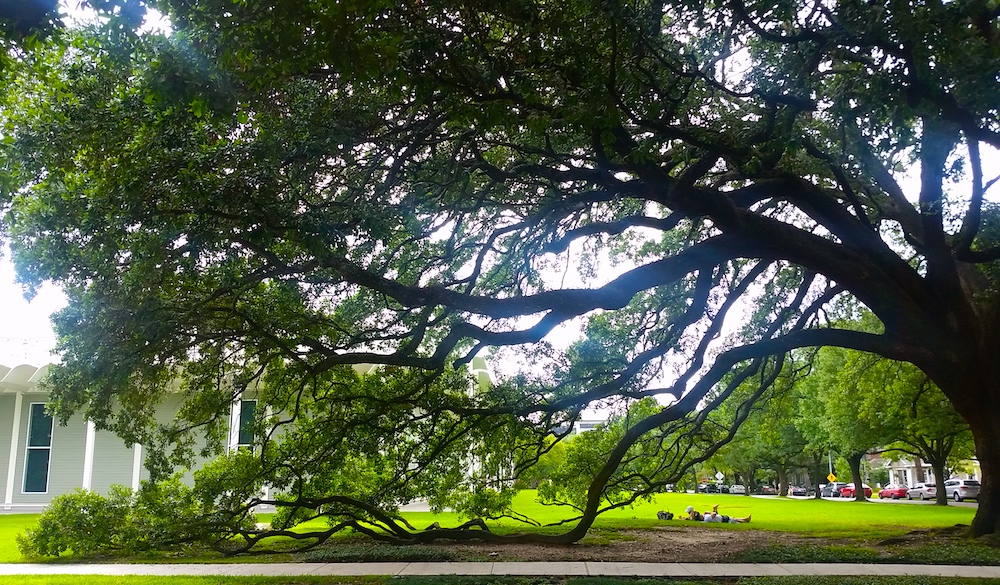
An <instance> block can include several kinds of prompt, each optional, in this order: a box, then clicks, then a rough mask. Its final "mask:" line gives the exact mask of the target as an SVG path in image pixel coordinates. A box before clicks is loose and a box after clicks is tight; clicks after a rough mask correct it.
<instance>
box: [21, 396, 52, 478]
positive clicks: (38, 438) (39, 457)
mask: <svg viewBox="0 0 1000 585" xmlns="http://www.w3.org/2000/svg"><path fill="white" fill-rule="evenodd" d="M51 453H52V417H51V416H49V415H48V414H46V413H45V404H41V403H34V404H31V405H30V406H29V411H28V452H27V454H26V456H25V458H24V493H45V492H47V491H48V489H49V455H51Z"/></svg>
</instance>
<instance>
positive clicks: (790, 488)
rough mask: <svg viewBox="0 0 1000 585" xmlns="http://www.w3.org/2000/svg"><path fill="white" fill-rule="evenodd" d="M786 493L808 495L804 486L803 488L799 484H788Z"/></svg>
mask: <svg viewBox="0 0 1000 585" xmlns="http://www.w3.org/2000/svg"><path fill="white" fill-rule="evenodd" d="M788 495H790V496H808V495H809V490H807V489H806V488H804V487H802V486H800V485H792V486H788Z"/></svg>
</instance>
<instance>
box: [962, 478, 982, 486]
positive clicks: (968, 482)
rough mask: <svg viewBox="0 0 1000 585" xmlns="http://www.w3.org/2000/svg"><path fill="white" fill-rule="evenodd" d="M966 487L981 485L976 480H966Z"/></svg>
mask: <svg viewBox="0 0 1000 585" xmlns="http://www.w3.org/2000/svg"><path fill="white" fill-rule="evenodd" d="M965 485H979V482H978V481H976V480H974V479H967V480H965Z"/></svg>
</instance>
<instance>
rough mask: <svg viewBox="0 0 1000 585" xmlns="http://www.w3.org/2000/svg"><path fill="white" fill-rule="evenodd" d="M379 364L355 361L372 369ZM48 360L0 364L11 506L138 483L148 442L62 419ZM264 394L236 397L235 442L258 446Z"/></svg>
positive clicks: (6, 491)
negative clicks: (54, 413)
mask: <svg viewBox="0 0 1000 585" xmlns="http://www.w3.org/2000/svg"><path fill="white" fill-rule="evenodd" d="M377 367H379V366H374V365H371V364H359V365H357V366H355V367H354V369H355V371H357V372H358V373H359V374H362V375H363V374H366V373H368V372H370V371H372V369H374V368H377ZM48 368H49V366H48V365H44V366H41V367H36V366H31V365H26V364H24V365H19V366H16V367H14V368H10V367H7V366H2V365H0V474H3V475H2V485H3V507H2V509H3V510H4V511H11V512H27V511H35V510H37V509H39V508H41V507H42V506H44V505H46V504H48V503H49V502H51V501H52V499H53V498H54V497H56V496H59V495H61V494H65V493H69V492H72V491H73V490H75V489H76V488H84V489H88V490H91V491H94V492H97V493H100V494H107V493H108V491H109V489H110V488H111V486H112V485H114V484H120V485H124V486H129V487H132V488H133V489H138V487H139V482H140V481H142V480H144V479H147V478H148V477H149V473H148V472H147V471H146V469H145V467H144V466H143V462H144V453H143V448H142V445H128V444H125V443H124V441H122V439H121V438H119V437H118V436H117V435H115V434H114V433H111V432H109V431H98V430H97V429H96V428H95V426H94V423H93V422H90V421H86V420H84V419H83V417H82V416H80V415H77V416H74V417H72V418H70V420H69V421H68V422H67V424H66V426H60V425H58V424H55V421H54V420H53V419H52V417H51V416H49V415H48V414H47V413H46V412H45V405H46V403H47V402H48V394H47V393H46V392H45V391H43V390H42V389H40V388H39V386H38V383H39V382H40V381H41V380H42V378H44V376H45V373H46V371H47V370H48ZM471 370H472V374H473V376H474V377H475V378H476V380H477V382H478V384H479V386H480V387H484V385H486V386H488V385H489V384H490V383H491V382H490V380H491V378H490V375H489V373H488V371H487V367H486V362H485V360H483V359H482V358H475V359H473V361H472V365H471ZM180 405H181V399H180V397H177V398H174V399H172V398H171V397H169V396H168V397H167V398H166V399H165V401H164V403H163V405H162V406H161V412H159V413H158V416H162V417H163V418H164V420H169V419H170V418H172V417H173V416H174V415H175V414H176V413H177V412H178V410H179V409H180ZM256 409H257V401H256V400H254V399H253V396H245V397H241V399H239V400H236V401H234V402H233V405H232V415H231V418H230V429H229V442H228V443H229V444H228V447H229V449H237V448H240V447H242V446H249V445H252V444H253V442H254V437H253V434H252V432H251V425H250V424H249V423H250V422H251V421H253V418H254V415H255V414H256Z"/></svg>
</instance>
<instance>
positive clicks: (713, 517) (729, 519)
mask: <svg viewBox="0 0 1000 585" xmlns="http://www.w3.org/2000/svg"><path fill="white" fill-rule="evenodd" d="M684 511H685V512H687V515H688V516H687V518H685V520H695V521H697V522H726V523H729V524H746V523H747V522H750V516H752V514H751V515H748V516H747V517H746V518H735V517H733V516H727V515H725V514H719V505H718V504H716V505H714V506H712V511H711V512H705V513H704V514H702V513H700V512H698V511H696V510H695V509H694V506H688V507H687V509H686V510H684Z"/></svg>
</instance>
